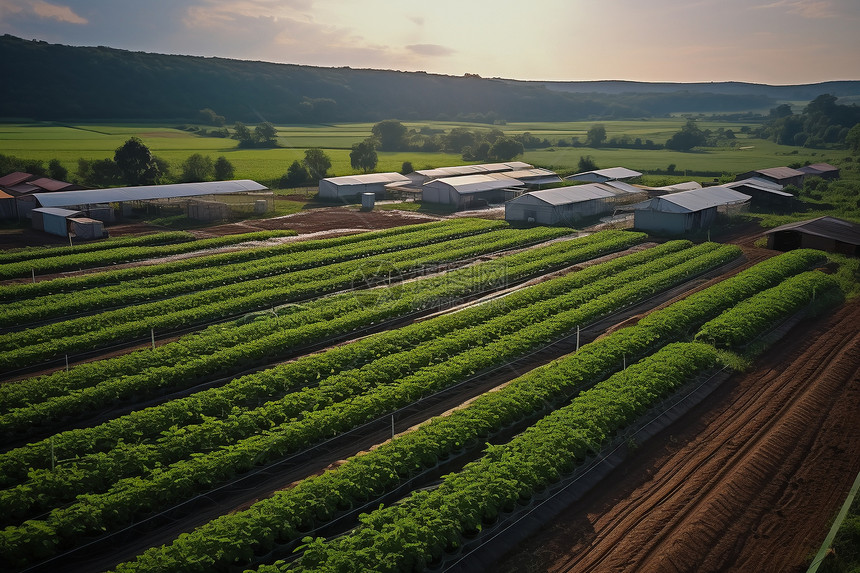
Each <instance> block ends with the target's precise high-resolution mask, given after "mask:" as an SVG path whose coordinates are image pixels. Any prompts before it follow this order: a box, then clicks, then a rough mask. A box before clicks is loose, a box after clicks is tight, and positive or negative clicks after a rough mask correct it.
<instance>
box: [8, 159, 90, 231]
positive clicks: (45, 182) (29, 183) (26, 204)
mask: <svg viewBox="0 0 860 573" xmlns="http://www.w3.org/2000/svg"><path fill="white" fill-rule="evenodd" d="M78 189H83V187H81V186H80V185H76V184H74V183H67V182H65V181H58V180H56V179H51V178H49V177H39V176H38V175H32V174H30V173H24V172H21V171H16V172H15V173H10V174H8V175H5V176H4V177H0V191H2V192H3V193H4V194H5V195H8V196H10V197H12V199H13V201H12V202H11V203H9V204H8V205H7V206H4V207H0V218H3V219H13V218H19V219H23V218H25V217H29V216H30V212H31V211H32V210H33V209H35V208H36V207H38V206H39V202H38V200H37V199H36V195H38V194H40V193H46V192H53V191H73V190H78Z"/></svg>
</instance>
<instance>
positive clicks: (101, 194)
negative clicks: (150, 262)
mask: <svg viewBox="0 0 860 573" xmlns="http://www.w3.org/2000/svg"><path fill="white" fill-rule="evenodd" d="M266 189H268V188H267V187H265V186H264V185H260V184H259V183H257V182H256V181H251V180H250V179H238V180H235V181H205V182H202V183H176V184H172V185H147V186H143V187H116V188H113V189H92V190H86V191H58V192H56V193H39V194H38V195H36V198H37V199H38V200H39V203H41V205H42V206H43V207H65V206H68V205H92V204H95V203H121V202H123V201H146V200H149V199H171V198H174V197H194V196H196V195H223V194H227V193H240V192H244V191H265V190H266Z"/></svg>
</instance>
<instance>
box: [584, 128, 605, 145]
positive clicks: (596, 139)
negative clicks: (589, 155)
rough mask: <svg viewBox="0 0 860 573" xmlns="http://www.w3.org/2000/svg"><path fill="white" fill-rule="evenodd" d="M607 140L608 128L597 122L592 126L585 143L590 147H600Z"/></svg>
mask: <svg viewBox="0 0 860 573" xmlns="http://www.w3.org/2000/svg"><path fill="white" fill-rule="evenodd" d="M604 141H606V128H605V127H603V124H600V123H596V124H594V125H592V126H591V128H590V129H589V130H588V133H587V134H586V136H585V144H586V145H587V146H589V147H600V146H601V145H603V142H604Z"/></svg>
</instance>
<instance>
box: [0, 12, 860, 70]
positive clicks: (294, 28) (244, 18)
mask: <svg viewBox="0 0 860 573" xmlns="http://www.w3.org/2000/svg"><path fill="white" fill-rule="evenodd" d="M858 31H860V0H688V1H686V2H681V1H676V0H531V1H519V2H513V1H512V0H422V1H417V0H232V1H230V0H50V1H48V0H0V34H12V35H14V36H18V37H21V38H25V39H38V40H44V41H47V42H51V43H59V44H68V45H75V46H109V47H113V48H122V49H127V50H135V51H144V52H157V53H165V54H188V55H197V56H219V57H226V58H235V59H242V60H263V61H269V62H279V63H290V64H306V65H314V66H327V67H340V66H349V67H352V68H377V69H393V70H403V71H419V70H420V71H426V72H430V73H440V74H447V75H463V74H465V73H470V74H478V75H480V76H483V77H503V78H513V79H522V80H571V81H576V80H610V79H611V80H634V81H651V82H711V81H744V82H754V83H766V84H777V85H784V84H803V83H815V82H820V81H829V80H860V33H858Z"/></svg>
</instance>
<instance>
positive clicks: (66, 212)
mask: <svg viewBox="0 0 860 573" xmlns="http://www.w3.org/2000/svg"><path fill="white" fill-rule="evenodd" d="M33 212H34V213H43V214H45V215H55V216H57V217H74V216H75V215H80V214H81V212H80V211H73V210H71V209H60V208H59V207H38V208H36V209H33Z"/></svg>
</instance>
